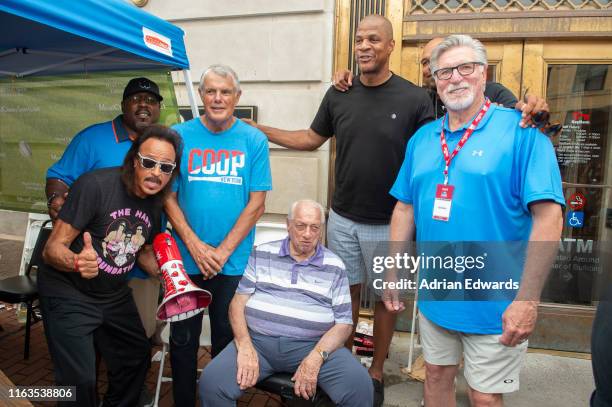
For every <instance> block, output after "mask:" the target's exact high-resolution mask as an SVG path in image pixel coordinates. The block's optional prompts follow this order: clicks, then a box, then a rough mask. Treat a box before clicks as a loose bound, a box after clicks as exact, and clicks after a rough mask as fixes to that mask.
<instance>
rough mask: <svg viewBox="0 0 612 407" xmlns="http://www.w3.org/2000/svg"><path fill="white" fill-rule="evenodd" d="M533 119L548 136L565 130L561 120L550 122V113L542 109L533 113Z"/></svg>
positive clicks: (553, 135)
mask: <svg viewBox="0 0 612 407" xmlns="http://www.w3.org/2000/svg"><path fill="white" fill-rule="evenodd" d="M531 120H532V121H533V124H535V126H536V127H537V128H538V129H540V131H541V132H542V133H544V134H546V135H547V136H548V137H555V136H557V135H558V134H559V133H561V130H563V125H562V124H561V123H560V122H553V123H551V122H550V113H548V112H545V111H540V112H538V113H536V114H534V115H532V116H531Z"/></svg>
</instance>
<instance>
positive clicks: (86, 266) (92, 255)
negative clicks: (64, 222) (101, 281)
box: [74, 232, 98, 279]
mask: <svg viewBox="0 0 612 407" xmlns="http://www.w3.org/2000/svg"><path fill="white" fill-rule="evenodd" d="M83 242H84V243H85V245H84V246H83V250H81V253H79V254H76V255H75V256H74V271H76V272H77V273H81V277H83V278H86V279H91V278H94V277H96V276H97V275H98V261H97V258H98V254H97V253H96V251H95V250H94V248H93V245H92V243H91V235H90V234H89V232H85V233H83Z"/></svg>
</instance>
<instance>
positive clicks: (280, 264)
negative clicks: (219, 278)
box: [236, 237, 353, 339]
mask: <svg viewBox="0 0 612 407" xmlns="http://www.w3.org/2000/svg"><path fill="white" fill-rule="evenodd" d="M236 293H238V294H250V295H251V297H250V298H249V300H248V302H247V304H246V309H245V315H246V321H247V325H248V327H249V329H251V330H252V331H254V332H257V333H259V334H262V335H268V336H275V337H279V336H282V337H290V338H298V339H318V338H320V337H321V336H323V334H325V333H326V332H327V331H328V330H329V329H330V328H331V327H332V326H334V324H350V325H352V324H353V318H352V314H351V295H350V293H349V285H348V279H347V276H346V270H345V268H344V264H343V263H342V260H340V258H339V257H338V256H336V255H335V254H333V253H332V252H331V251H329V250H328V249H327V248H325V247H323V245H321V244H319V245H318V246H317V249H316V251H315V254H314V255H313V256H312V257H310V258H309V259H306V260H303V261H301V262H297V261H295V260H294V259H293V257H291V254H290V252H289V237H287V238H285V239H284V240H278V241H276V242H270V243H265V244H262V245H260V246H258V247H257V248H255V249H253V251H252V252H251V255H250V257H249V262H248V265H247V268H246V270H245V272H244V275H243V276H242V279H241V280H240V284H238V288H237V290H236Z"/></svg>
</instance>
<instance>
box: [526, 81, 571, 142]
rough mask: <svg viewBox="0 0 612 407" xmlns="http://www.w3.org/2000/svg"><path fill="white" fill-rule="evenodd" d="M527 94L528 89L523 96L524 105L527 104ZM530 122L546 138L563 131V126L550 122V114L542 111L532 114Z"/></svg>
mask: <svg viewBox="0 0 612 407" xmlns="http://www.w3.org/2000/svg"><path fill="white" fill-rule="evenodd" d="M527 92H529V88H527V89H525V93H524V94H523V101H524V102H525V103H527ZM531 121H532V122H533V124H535V126H536V128H538V129H539V130H540V131H541V132H542V133H544V134H545V135H546V136H548V137H555V136H557V135H559V133H561V130H563V125H562V124H561V123H560V122H552V123H551V122H550V112H546V111H544V110H541V111H539V112H537V113H535V114H532V115H531Z"/></svg>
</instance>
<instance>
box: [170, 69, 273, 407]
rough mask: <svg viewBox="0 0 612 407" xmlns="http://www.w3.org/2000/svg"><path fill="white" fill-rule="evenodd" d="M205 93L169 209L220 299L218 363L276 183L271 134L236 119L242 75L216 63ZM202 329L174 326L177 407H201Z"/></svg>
mask: <svg viewBox="0 0 612 407" xmlns="http://www.w3.org/2000/svg"><path fill="white" fill-rule="evenodd" d="M198 91H199V93H200V97H201V98H202V103H203V105H204V115H202V116H200V117H196V118H194V119H193V120H190V121H188V122H185V123H181V124H179V125H176V126H175V127H174V129H175V130H176V131H177V132H178V133H179V134H180V135H181V136H182V137H183V143H184V145H183V161H182V164H181V172H180V175H179V176H178V178H177V180H176V182H175V185H174V187H175V188H174V190H175V192H174V193H172V194H170V196H169V198H168V199H167V200H166V202H165V209H166V214H167V215H168V219H169V220H170V223H172V226H173V227H174V231H175V232H176V233H177V235H178V236H177V239H176V241H177V244H178V247H179V250H180V251H181V255H182V256H183V262H184V264H185V270H186V271H187V273H188V274H189V276H190V277H191V280H192V281H193V282H194V283H195V284H196V285H198V286H199V287H201V288H204V289H206V290H208V291H209V292H210V293H211V294H212V298H213V300H212V303H211V304H210V307H209V315H210V328H211V342H212V349H211V353H212V357H213V358H214V357H215V356H216V355H217V354H218V353H219V352H221V350H223V348H225V346H226V345H227V344H228V343H229V342H231V341H232V338H233V335H232V329H231V326H230V323H229V320H228V316H227V309H228V307H229V303H230V301H231V300H232V297H233V296H234V292H235V291H236V287H237V285H238V282H239V281H240V277H241V276H242V273H243V272H244V269H245V267H246V264H247V260H248V257H249V253H250V252H251V247H252V246H253V240H254V237H255V229H254V226H255V223H256V222H257V220H258V219H259V217H260V216H261V215H262V214H263V212H264V202H265V199H266V191H269V190H270V189H272V179H271V175H270V158H269V154H268V141H267V139H266V136H264V134H263V133H262V132H261V131H259V130H257V129H255V128H254V127H251V126H249V125H248V124H246V123H244V122H243V121H241V120H238V119H236V117H235V116H234V109H235V107H236V104H237V103H238V101H239V100H240V95H241V91H240V82H239V80H238V77H237V75H236V73H235V72H234V71H233V70H232V69H231V68H230V67H228V66H225V65H212V66H210V67H209V68H207V69H206V71H204V73H203V74H202V77H201V79H200V87H199V89H198ZM201 330H202V319H201V318H189V319H186V320H184V321H178V322H173V323H172V324H171V328H170V332H171V335H170V337H171V341H170V358H171V362H172V380H173V382H172V393H173V396H174V404H175V405H177V406H193V405H194V404H195V399H196V380H197V355H198V348H199V340H198V338H199V337H200V332H201Z"/></svg>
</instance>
